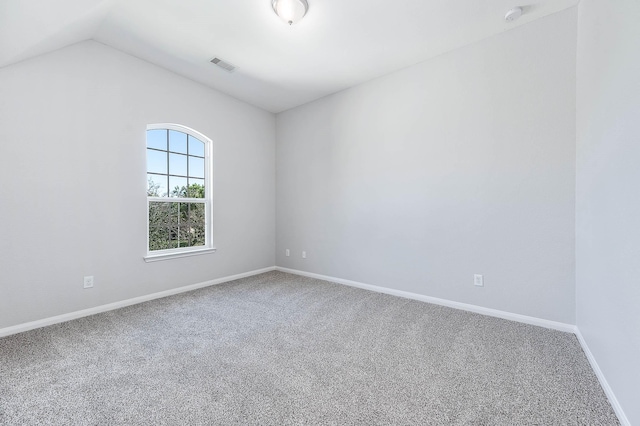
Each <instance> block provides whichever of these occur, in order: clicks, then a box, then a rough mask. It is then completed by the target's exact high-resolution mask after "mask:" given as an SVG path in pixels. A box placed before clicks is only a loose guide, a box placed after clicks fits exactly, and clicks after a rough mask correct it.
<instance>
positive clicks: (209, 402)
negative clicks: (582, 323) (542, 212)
mask: <svg viewBox="0 0 640 426" xmlns="http://www.w3.org/2000/svg"><path fill="white" fill-rule="evenodd" d="M0 424H3V425H4V424H8V425H32V424H34V425H35V424H54V425H150V424H154V425H155V424H166V425H187V424H190V425H205V424H206V425H209V424H220V425H231V424H241V425H251V424H256V425H257V424H259V425H288V424H296V425H300V424H339V425H355V424H358V425H376V424H381V425H391V424H393V425H616V424H619V423H618V421H617V419H616V416H615V414H614V412H613V411H612V409H611V406H610V405H609V403H608V402H607V399H606V396H605V395H604V392H603V391H602V389H601V387H600V385H599V384H598V380H597V379H596V377H595V375H594V373H593V371H592V370H591V368H590V367H589V363H588V361H587V359H586V358H585V356H584V354H583V352H582V350H581V348H580V345H579V343H578V341H577V340H576V338H575V336H573V335H572V334H568V333H562V332H558V331H553V330H547V329H544V328H539V327H534V326H529V325H524V324H520V323H516V322H510V321H506V320H501V319H496V318H491V317H485V316H482V315H477V314H472V313H468V312H463V311H458V310H454V309H449V308H445V307H440V306H436V305H429V304H425V303H421V302H417V301H412V300H407V299H402V298H397V297H393V296H388V295H383V294H378V293H372V292H368V291H365V290H360V289H356V288H351V287H346V286H342V285H338V284H331V283H328V282H324V281H319V280H315V279H311V278H303V277H298V276H295V275H289V274H285V273H281V272H269V273H266V274H262V275H258V276H255V277H250V278H245V279H242V280H238V281H234V282H231V283H227V284H223V285H219V286H213V287H208V288H205V289H201V290H196V291H193V292H189V293H184V294H181V295H177V296H172V297H168V298H165V299H160V300H156V301H152V302H147V303H144V304H141V305H136V306H131V307H127V308H123V309H120V310H117V311H111V312H107V313H103V314H99V315H95V316H92V317H88V318H83V319H79V320H75V321H71V322H67V323H63V324H58V325H54V326H50V327H46V328H42V329H39V330H34V331H30V332H26V333H22V334H18V335H14V336H10V337H6V338H4V339H0Z"/></svg>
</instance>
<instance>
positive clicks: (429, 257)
mask: <svg viewBox="0 0 640 426" xmlns="http://www.w3.org/2000/svg"><path fill="white" fill-rule="evenodd" d="M576 15H577V11H576V8H572V9H570V10H567V11H565V12H561V13H559V14H556V15H553V16H550V17H547V18H544V19H542V20H539V21H536V22H534V23H531V24H528V25H525V26H522V27H520V28H516V29H514V30H512V31H508V32H505V33H504V34H501V35H498V36H495V37H492V38H489V39H487V40H484V41H481V42H479V43H476V44H473V45H470V46H467V47H465V48H462V49H459V50H456V51H453V52H451V53H448V54H446V55H442V56H440V57H438V58H435V59H433V60H429V61H427V62H424V63H421V64H418V65H415V66H413V67H410V68H407V69H404V70H401V71H399V72H396V73H393V74H391V75H388V76H385V77H382V78H379V79H376V80H374V81H371V82H368V83H366V84H363V85H360V86H357V87H355V88H352V89H349V90H346V91H344V92H340V93H338V94H335V95H332V96H329V97H326V98H323V99H321V100H318V101H316V102H313V103H310V104H307V105H304V106H301V107H297V108H295V109H292V110H289V111H286V112H284V113H281V114H278V115H277V125H276V129H277V154H276V157H277V167H276V170H277V185H276V186H277V203H276V208H277V215H276V217H277V244H276V247H277V252H276V253H277V254H276V259H277V265H278V266H282V267H287V268H294V269H298V270H303V271H307V272H314V273H319V274H324V275H329V276H333V277H338V278H342V279H349V280H354V281H359V282H363V283H367V284H373V285H379V286H384V287H389V288H393V289H399V290H404V291H409V292H414V293H418V294H423V295H428V296H434V297H440V298H444V299H449V300H454V301H458V302H465V303H471V304H475V305H480V306H484V307H488V308H494V309H500V310H504V311H510V312H514V313H518V314H523V315H530V316H535V317H539V318H544V319H549V320H554V321H560V322H565V323H570V324H574V322H575V310H574V308H575V300H574V293H575V277H574V273H575V270H574V267H575V263H574V224H575V222H574V220H575V210H574V208H575V203H574V195H575V192H574V190H575V65H576V63H575V54H576ZM286 248H289V249H291V250H292V255H291V257H285V256H284V250H285V249H286ZM302 250H306V251H307V253H308V258H307V259H302V258H301V256H300V253H301V251H302ZM474 273H480V274H484V276H485V287H484V288H477V287H474V286H473V274H474Z"/></svg>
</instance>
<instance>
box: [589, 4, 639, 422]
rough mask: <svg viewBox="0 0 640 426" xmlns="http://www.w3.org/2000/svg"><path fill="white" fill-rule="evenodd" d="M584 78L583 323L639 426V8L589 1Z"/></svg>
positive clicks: (591, 345)
mask: <svg viewBox="0 0 640 426" xmlns="http://www.w3.org/2000/svg"><path fill="white" fill-rule="evenodd" d="M578 22H579V26H578V72H577V81H578V85H577V99H578V102H577V141H578V142H577V200H576V203H577V206H576V207H577V209H576V211H577V215H576V259H577V273H576V280H577V295H576V300H577V324H578V327H579V329H580V331H581V333H582V335H583V336H584V338H585V341H586V342H587V344H588V346H589V349H590V351H591V352H592V354H593V355H594V357H595V359H596V361H597V363H598V365H599V367H600V369H601V370H602V372H603V374H604V376H605V377H606V380H607V382H608V384H609V385H610V387H611V388H612V390H613V392H614V393H615V395H616V398H617V399H618V402H619V403H620V405H621V406H622V408H623V410H624V412H625V414H626V415H627V417H628V419H629V421H630V423H631V424H633V425H640V405H639V404H638V402H640V24H638V23H639V22H640V3H639V2H638V1H637V0H615V1H597V0H582V1H581V3H580V14H579V21H578Z"/></svg>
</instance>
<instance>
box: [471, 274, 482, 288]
mask: <svg viewBox="0 0 640 426" xmlns="http://www.w3.org/2000/svg"><path fill="white" fill-rule="evenodd" d="M473 285H475V286H478V287H484V277H483V276H482V275H479V274H475V275H474V276H473Z"/></svg>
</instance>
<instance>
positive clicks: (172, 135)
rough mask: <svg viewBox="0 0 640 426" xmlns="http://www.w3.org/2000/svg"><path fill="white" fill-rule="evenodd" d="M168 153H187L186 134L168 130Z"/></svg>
mask: <svg viewBox="0 0 640 426" xmlns="http://www.w3.org/2000/svg"><path fill="white" fill-rule="evenodd" d="M169 151H173V152H181V153H183V154H186V153H187V134H186V133H182V132H178V131H175V130H169Z"/></svg>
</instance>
